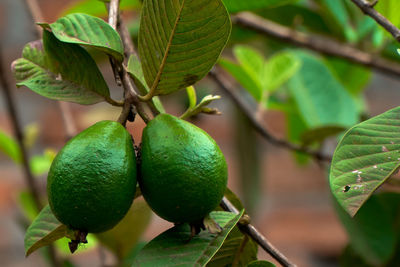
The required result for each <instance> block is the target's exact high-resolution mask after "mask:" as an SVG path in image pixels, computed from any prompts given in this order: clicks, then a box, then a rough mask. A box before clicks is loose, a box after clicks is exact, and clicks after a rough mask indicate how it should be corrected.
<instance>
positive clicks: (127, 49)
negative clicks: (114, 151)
mask: <svg viewBox="0 0 400 267" xmlns="http://www.w3.org/2000/svg"><path fill="white" fill-rule="evenodd" d="M108 21H109V23H112V24H110V25H111V27H113V28H114V29H115V30H117V27H118V28H119V29H120V32H121V37H122V38H123V43H124V53H125V54H126V56H127V57H126V58H129V56H130V55H132V53H134V51H135V49H134V46H133V42H132V40H131V39H130V36H129V34H128V30H127V28H126V25H125V24H124V23H123V21H122V18H121V17H120V16H119V0H111V1H110V5H109V19H108ZM121 22H122V23H121ZM122 27H124V28H122ZM112 67H113V69H114V70H115V68H116V67H117V66H115V65H113V66H112ZM114 73H115V71H114ZM118 73H119V75H120V77H121V80H122V86H123V88H124V95H125V101H127V99H130V100H129V102H131V103H132V104H133V105H134V106H135V108H136V111H137V112H138V114H139V115H140V117H141V118H142V119H143V121H144V122H146V123H147V122H148V121H150V118H149V116H148V115H147V113H146V112H145V110H144V107H143V105H144V103H143V102H141V101H140V100H139V98H138V95H137V93H136V91H137V90H136V89H135V85H134V84H133V83H132V81H131V79H130V77H129V74H128V72H127V71H126V69H125V68H123V67H122V65H119V66H118ZM130 109H131V106H130V105H124V106H123V109H122V112H121V115H120V117H119V119H118V121H119V122H121V123H122V124H123V125H124V124H125V123H126V119H127V114H129V112H130ZM150 109H151V107H150ZM151 111H152V112H153V115H155V114H156V113H155V112H156V111H155V110H153V109H151Z"/></svg>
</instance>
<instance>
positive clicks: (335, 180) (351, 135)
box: [329, 107, 400, 216]
mask: <svg viewBox="0 0 400 267" xmlns="http://www.w3.org/2000/svg"><path fill="white" fill-rule="evenodd" d="M399 117H400V107H397V108H394V109H392V110H389V111H387V112H385V113H383V114H381V115H378V116H376V117H373V118H371V119H369V120H367V121H364V122H362V123H360V124H357V125H356V126H354V127H353V128H351V129H350V130H349V131H348V132H347V133H346V134H345V135H344V136H343V138H342V140H341V141H340V143H339V145H338V146H337V148H336V151H335V153H334V155H333V160H332V164H331V169H330V175H329V181H330V187H331V190H332V193H333V195H334V196H335V197H336V199H337V200H338V202H339V203H340V205H341V206H342V207H343V208H344V209H345V210H346V211H347V212H348V213H349V214H350V215H351V216H354V215H355V214H356V213H357V211H358V210H359V209H360V207H361V206H362V205H363V204H364V202H365V201H366V200H367V199H368V198H369V197H370V196H371V195H372V193H373V192H375V190H377V189H378V187H379V186H381V185H382V184H383V183H384V182H385V181H386V180H387V179H388V178H389V177H390V176H391V175H393V174H394V173H395V172H396V171H397V170H398V168H399V166H400V120H399Z"/></svg>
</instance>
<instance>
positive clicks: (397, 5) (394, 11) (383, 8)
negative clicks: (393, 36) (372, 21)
mask: <svg viewBox="0 0 400 267" xmlns="http://www.w3.org/2000/svg"><path fill="white" fill-rule="evenodd" d="M374 8H375V9H376V10H377V11H378V12H379V13H381V14H382V15H383V16H384V17H385V18H387V19H388V20H389V21H390V22H391V23H393V24H394V25H395V26H397V27H399V26H400V17H399V14H398V10H399V9H400V2H399V1H398V0H385V1H378V2H377V4H376V5H375V7H374Z"/></svg>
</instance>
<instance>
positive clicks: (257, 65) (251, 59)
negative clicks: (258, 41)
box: [233, 45, 265, 83]
mask: <svg viewBox="0 0 400 267" xmlns="http://www.w3.org/2000/svg"><path fill="white" fill-rule="evenodd" d="M233 53H234V55H235V57H236V59H237V60H238V61H239V64H240V66H241V67H242V68H243V69H244V70H245V71H246V73H247V74H248V75H249V76H250V77H251V78H252V79H253V80H254V81H256V82H258V83H259V81H260V77H261V75H262V74H263V68H264V61H265V59H264V57H263V56H262V55H261V54H260V53H258V51H256V50H255V49H253V48H251V47H248V46H241V45H237V46H235V47H234V48H233Z"/></svg>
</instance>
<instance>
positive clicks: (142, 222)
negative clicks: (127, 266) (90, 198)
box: [96, 198, 152, 261]
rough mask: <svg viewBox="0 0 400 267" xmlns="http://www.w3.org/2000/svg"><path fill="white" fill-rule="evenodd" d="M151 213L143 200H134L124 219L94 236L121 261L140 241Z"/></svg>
mask: <svg viewBox="0 0 400 267" xmlns="http://www.w3.org/2000/svg"><path fill="white" fill-rule="evenodd" d="M151 215H152V212H151V210H150V208H149V206H148V205H147V204H146V202H145V201H144V200H143V198H140V199H135V201H134V202H133V204H132V206H131V208H130V210H129V211H128V213H127V214H126V215H125V217H124V218H123V219H122V221H120V222H119V223H118V224H117V225H116V226H115V227H114V228H112V229H111V230H109V231H106V232H103V233H100V234H96V237H97V238H98V239H99V240H100V242H101V243H102V244H103V245H105V246H106V247H107V248H109V249H110V250H111V251H112V252H113V253H114V255H116V256H117V258H118V259H119V260H120V261H122V260H123V259H124V258H125V257H127V256H128V254H129V252H131V250H132V249H133V248H134V247H135V245H136V244H137V243H138V241H139V240H140V238H141V236H142V234H143V232H144V231H145V230H146V228H147V226H148V224H149V223H150V220H151Z"/></svg>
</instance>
